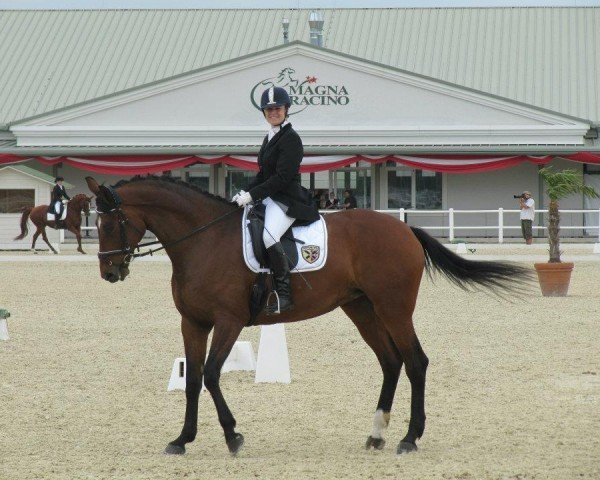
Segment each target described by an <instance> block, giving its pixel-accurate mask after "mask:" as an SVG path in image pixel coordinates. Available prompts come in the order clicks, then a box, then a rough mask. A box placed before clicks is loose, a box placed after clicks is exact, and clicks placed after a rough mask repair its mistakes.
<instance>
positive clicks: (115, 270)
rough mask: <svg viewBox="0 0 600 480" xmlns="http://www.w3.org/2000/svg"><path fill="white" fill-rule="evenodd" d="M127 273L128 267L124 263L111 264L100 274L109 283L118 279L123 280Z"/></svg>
mask: <svg viewBox="0 0 600 480" xmlns="http://www.w3.org/2000/svg"><path fill="white" fill-rule="evenodd" d="M127 275H129V268H128V267H126V266H124V265H120V266H117V265H113V266H111V268H109V269H108V270H107V271H105V272H104V273H103V274H102V278H103V279H104V280H106V281H107V282H110V283H116V282H118V281H119V280H121V281H123V280H125V278H126V277H127Z"/></svg>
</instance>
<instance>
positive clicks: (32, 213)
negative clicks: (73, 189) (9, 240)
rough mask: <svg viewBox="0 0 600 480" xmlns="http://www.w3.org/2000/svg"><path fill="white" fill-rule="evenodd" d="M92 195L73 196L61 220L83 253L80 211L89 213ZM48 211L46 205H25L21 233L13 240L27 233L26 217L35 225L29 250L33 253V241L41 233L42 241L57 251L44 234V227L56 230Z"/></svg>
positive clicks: (80, 194) (54, 222)
mask: <svg viewBox="0 0 600 480" xmlns="http://www.w3.org/2000/svg"><path fill="white" fill-rule="evenodd" d="M92 198H94V197H88V196H87V195H85V194H83V193H78V194H77V195H75V196H73V198H72V199H71V200H69V202H68V203H67V205H66V207H65V208H66V209H67V216H66V218H65V219H64V220H63V221H62V222H64V225H65V229H66V230H69V232H72V233H74V234H75V236H76V237H77V245H78V247H77V251H78V252H81V253H83V254H85V252H84V251H83V248H82V247H81V212H83V213H84V214H85V215H86V216H88V215H89V214H90V202H91V200H92ZM47 213H48V205H38V206H37V207H33V208H31V207H27V208H25V209H24V210H23V215H21V234H20V235H18V236H17V237H15V240H22V239H23V238H25V237H26V236H27V234H28V233H29V229H28V228H27V219H30V220H31V221H32V222H33V224H34V225H35V227H36V231H35V233H34V234H33V241H32V242H31V250H33V251H34V252H35V253H37V252H36V251H35V242H36V240H37V238H38V237H39V236H40V234H41V235H42V238H43V239H44V242H46V245H48V246H49V247H50V250H52V251H53V252H54V253H58V252H57V251H56V250H55V249H54V247H53V246H52V245H50V242H49V241H48V237H47V236H46V227H50V228H55V229H57V230H58V227H57V225H56V221H55V220H48V219H47V217H46V214H47Z"/></svg>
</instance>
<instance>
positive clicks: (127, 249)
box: [96, 186, 238, 268]
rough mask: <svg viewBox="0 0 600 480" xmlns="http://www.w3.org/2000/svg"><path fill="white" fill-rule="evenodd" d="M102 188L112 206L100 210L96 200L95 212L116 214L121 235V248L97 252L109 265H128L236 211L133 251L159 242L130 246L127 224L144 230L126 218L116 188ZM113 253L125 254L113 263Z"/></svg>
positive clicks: (176, 242)
mask: <svg viewBox="0 0 600 480" xmlns="http://www.w3.org/2000/svg"><path fill="white" fill-rule="evenodd" d="M104 188H105V189H107V190H108V191H109V192H110V194H111V196H112V200H113V205H114V206H113V208H111V209H110V210H106V211H101V210H99V209H98V205H97V203H98V202H96V212H97V213H98V215H109V214H116V215H117V220H118V222H119V236H120V237H121V248H120V249H117V250H106V251H104V252H98V258H99V259H100V261H104V262H106V263H107V264H108V265H109V266H113V265H114V266H115V267H119V268H121V267H125V268H127V267H129V264H130V263H131V261H133V259H135V258H138V257H145V256H146V255H153V254H154V253H155V252H158V251H160V250H164V249H166V248H168V247H171V246H173V245H176V244H178V243H180V242H183V241H184V240H187V239H188V238H190V237H191V236H193V235H195V234H197V233H200V232H203V231H204V230H206V229H208V228H209V227H211V226H213V225H214V224H216V223H218V222H220V221H221V220H223V219H224V218H226V217H228V216H229V215H231V214H233V213H236V212H237V211H238V210H237V209H234V210H230V211H229V212H227V213H225V214H223V215H221V216H219V217H217V218H215V219H214V220H211V221H210V222H208V223H207V224H206V225H202V226H200V227H197V228H195V229H193V230H192V231H191V232H190V233H188V234H186V235H184V236H183V237H181V238H178V239H177V240H174V241H172V242H170V243H168V244H166V245H162V246H161V247H159V248H154V249H150V250H147V251H145V252H140V253H135V251H136V250H137V251H138V252H139V250H140V249H141V248H143V247H148V246H150V245H156V244H159V243H160V241H158V240H156V241H153V242H146V243H138V244H137V245H135V246H133V247H132V246H130V245H129V240H127V231H126V228H127V226H128V225H129V226H130V227H131V228H133V229H134V230H135V231H136V232H138V233H139V234H140V235H142V236H143V235H144V232H142V231H141V230H140V229H139V228H137V227H136V226H135V225H134V224H133V223H131V222H130V221H129V219H128V218H127V215H125V212H124V211H123V210H122V209H121V205H122V204H123V202H122V200H121V197H120V196H119V194H118V193H117V192H116V190H115V189H114V188H112V187H110V186H104ZM113 255H125V257H124V258H123V261H122V262H121V263H115V262H113V261H112V260H111V259H110V258H109V257H111V256H113Z"/></svg>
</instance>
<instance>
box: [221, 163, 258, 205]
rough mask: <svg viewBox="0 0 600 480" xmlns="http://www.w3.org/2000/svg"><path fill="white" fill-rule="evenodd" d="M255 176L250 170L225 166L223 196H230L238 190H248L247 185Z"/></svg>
mask: <svg viewBox="0 0 600 480" xmlns="http://www.w3.org/2000/svg"><path fill="white" fill-rule="evenodd" d="M255 177H256V172H254V171H252V170H242V169H241V168H232V167H229V166H227V167H226V170H225V197H226V198H231V197H233V196H234V195H235V194H236V193H239V191H240V190H248V185H250V182H252V180H254V178H255Z"/></svg>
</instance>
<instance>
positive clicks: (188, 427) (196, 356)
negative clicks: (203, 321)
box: [165, 317, 210, 455]
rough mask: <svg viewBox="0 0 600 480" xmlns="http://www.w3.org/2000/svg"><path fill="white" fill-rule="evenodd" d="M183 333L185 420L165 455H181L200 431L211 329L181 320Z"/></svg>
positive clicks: (185, 319)
mask: <svg viewBox="0 0 600 480" xmlns="http://www.w3.org/2000/svg"><path fill="white" fill-rule="evenodd" d="M181 332H182V333H183V343H184V346H185V359H186V361H185V364H186V372H185V400H186V404H185V420H184V423H183V429H182V430H181V434H180V435H179V437H177V439H175V440H173V441H172V442H170V443H169V444H168V445H167V448H166V449H165V453H168V454H171V455H181V454H183V453H185V444H186V443H189V442H193V441H194V439H195V438H196V433H197V431H198V397H199V396H200V390H201V388H202V373H203V370H204V359H205V358H206V341H207V338H208V334H209V332H210V328H204V327H200V326H198V325H196V324H195V323H193V322H192V321H190V320H189V319H187V318H185V317H183V318H182V319H181Z"/></svg>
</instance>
